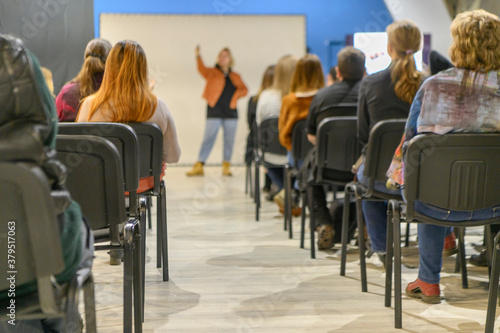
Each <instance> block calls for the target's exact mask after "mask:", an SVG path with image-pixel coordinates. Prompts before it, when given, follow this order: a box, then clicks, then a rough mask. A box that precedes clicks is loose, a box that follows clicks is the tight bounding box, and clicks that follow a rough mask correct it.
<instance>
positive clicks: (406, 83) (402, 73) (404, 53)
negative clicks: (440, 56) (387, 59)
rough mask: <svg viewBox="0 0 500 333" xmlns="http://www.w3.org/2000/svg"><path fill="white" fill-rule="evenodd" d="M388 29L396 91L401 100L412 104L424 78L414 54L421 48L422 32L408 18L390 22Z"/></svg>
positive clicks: (388, 46)
mask: <svg viewBox="0 0 500 333" xmlns="http://www.w3.org/2000/svg"><path fill="white" fill-rule="evenodd" d="M386 31H387V38H388V44H387V51H388V52H389V55H390V56H391V58H392V64H391V67H392V70H391V78H392V82H393V83H394V91H395V92H396V95H397V96H398V97H399V98H400V99H401V100H403V101H405V102H407V103H410V104H411V103H412V102H413V98H414V97H415V95H416V93H417V91H418V88H419V87H420V84H421V82H422V78H423V74H422V73H420V72H419V71H417V66H416V64H415V58H414V56H413V55H414V54H415V53H416V52H418V51H419V50H420V46H421V40H422V33H421V32H420V29H419V28H418V27H417V26H416V25H415V23H413V22H411V21H407V20H402V21H396V22H394V23H392V24H390V25H389V26H388V27H387V29H386Z"/></svg>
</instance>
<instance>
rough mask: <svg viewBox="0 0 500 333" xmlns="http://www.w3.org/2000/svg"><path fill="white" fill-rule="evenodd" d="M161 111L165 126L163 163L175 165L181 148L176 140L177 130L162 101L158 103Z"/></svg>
mask: <svg viewBox="0 0 500 333" xmlns="http://www.w3.org/2000/svg"><path fill="white" fill-rule="evenodd" d="M158 103H159V104H160V105H159V107H160V108H161V109H162V111H163V112H162V113H163V115H164V119H165V122H166V123H167V126H166V128H165V131H164V132H163V162H165V163H177V162H179V159H180V157H181V148H180V146H179V141H178V140H177V130H176V128H175V122H174V118H173V117H172V114H171V113H170V110H169V109H168V108H167V105H166V104H165V103H164V102H163V101H158Z"/></svg>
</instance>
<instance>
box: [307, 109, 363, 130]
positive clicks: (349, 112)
mask: <svg viewBox="0 0 500 333" xmlns="http://www.w3.org/2000/svg"><path fill="white" fill-rule="evenodd" d="M357 115H358V104H357V103H338V104H334V105H325V106H323V107H322V108H321V109H320V110H319V112H318V115H317V117H316V127H319V124H321V122H322V121H323V119H326V118H331V117H356V116H357Z"/></svg>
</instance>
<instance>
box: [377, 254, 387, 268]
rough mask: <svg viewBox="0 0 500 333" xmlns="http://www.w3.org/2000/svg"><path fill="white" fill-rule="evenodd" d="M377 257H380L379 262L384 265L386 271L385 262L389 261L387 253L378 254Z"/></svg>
mask: <svg viewBox="0 0 500 333" xmlns="http://www.w3.org/2000/svg"><path fill="white" fill-rule="evenodd" d="M377 256H378V260H380V261H381V262H382V265H384V269H387V268H386V267H385V261H386V259H387V253H385V252H384V253H382V252H377Z"/></svg>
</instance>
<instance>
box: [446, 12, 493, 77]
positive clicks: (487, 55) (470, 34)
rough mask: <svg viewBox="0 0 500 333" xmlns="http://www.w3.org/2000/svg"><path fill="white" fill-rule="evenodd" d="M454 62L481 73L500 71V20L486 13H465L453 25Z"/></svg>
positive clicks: (451, 51)
mask: <svg viewBox="0 0 500 333" xmlns="http://www.w3.org/2000/svg"><path fill="white" fill-rule="evenodd" d="M451 35H452V37H453V43H452V45H451V47H450V58H451V62H452V63H453V64H454V65H455V66H456V67H458V68H465V69H469V70H472V71H478V72H483V73H485V72H489V71H495V70H500V52H499V50H500V19H499V18H498V16H496V15H493V14H491V13H488V12H487V11H485V10H483V9H478V10H474V11H468V12H463V13H460V14H458V15H457V17H456V18H455V20H453V22H452V23H451Z"/></svg>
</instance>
